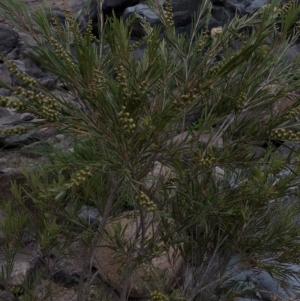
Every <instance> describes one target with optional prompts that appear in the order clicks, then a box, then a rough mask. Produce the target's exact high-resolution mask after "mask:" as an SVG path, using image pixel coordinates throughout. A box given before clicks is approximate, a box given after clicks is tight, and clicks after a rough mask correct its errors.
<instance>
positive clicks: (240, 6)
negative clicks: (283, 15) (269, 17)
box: [225, 0, 268, 16]
mask: <svg viewBox="0 0 300 301" xmlns="http://www.w3.org/2000/svg"><path fill="white" fill-rule="evenodd" d="M225 3H226V6H227V7H229V8H231V9H233V10H234V11H236V12H237V13H238V14H239V15H240V16H244V15H247V14H252V13H253V12H255V11H256V10H258V9H259V8H261V7H262V6H264V5H266V4H267V3H268V1H267V0H246V1H241V0H227V1H226V2H225Z"/></svg>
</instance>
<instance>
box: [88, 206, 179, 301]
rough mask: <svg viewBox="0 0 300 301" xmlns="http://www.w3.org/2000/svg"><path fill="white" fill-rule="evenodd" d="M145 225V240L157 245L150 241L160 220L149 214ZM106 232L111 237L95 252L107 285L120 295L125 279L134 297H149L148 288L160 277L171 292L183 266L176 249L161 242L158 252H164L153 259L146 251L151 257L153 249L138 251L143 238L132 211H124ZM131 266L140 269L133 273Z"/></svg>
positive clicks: (109, 225)
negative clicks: (118, 237)
mask: <svg viewBox="0 0 300 301" xmlns="http://www.w3.org/2000/svg"><path fill="white" fill-rule="evenodd" d="M142 223H143V227H144V229H145V239H146V240H147V241H149V243H154V244H155V241H154V242H151V240H152V239H154V237H153V234H154V233H155V231H156V230H157V227H158V225H159V221H158V220H154V219H153V215H152V214H150V213H147V214H146V215H145V216H144V218H143V220H142ZM119 227H120V228H119ZM137 229H138V230H137ZM106 231H107V234H108V235H107V236H106V237H104V238H103V240H102V242H101V246H100V247H98V248H97V249H96V250H95V262H94V265H95V267H96V268H97V269H98V272H99V275H100V276H101V278H102V279H103V280H104V281H105V282H107V283H109V284H110V285H111V286H112V287H113V288H114V289H115V290H117V291H118V292H119V293H120V292H121V291H122V287H123V285H124V283H123V282H122V280H123V279H124V278H125V279H127V283H126V284H125V287H126V291H127V294H128V295H129V296H130V297H132V298H145V297H147V295H149V285H151V283H153V282H155V281H159V278H160V277H163V279H164V284H165V286H166V287H165V289H166V290H169V291H170V290H171V289H172V287H173V285H174V284H175V283H176V278H177V276H178V274H179V272H180V270H181V267H182V264H183V258H182V257H181V255H180V254H179V251H178V247H177V246H171V247H170V246H166V245H163V244H162V243H159V248H158V249H160V248H161V249H162V250H163V251H159V252H158V253H157V255H156V257H154V258H152V259H151V258H150V259H149V257H148V258H147V251H149V252H150V253H148V256H149V254H151V253H152V254H154V253H153V249H150V250H149V248H148V247H147V245H145V246H144V248H145V249H144V250H143V251H142V250H139V248H140V247H141V239H142V234H141V219H140V216H139V215H135V213H134V212H133V211H130V212H125V213H124V214H122V215H121V216H119V217H118V218H117V219H115V220H112V221H110V222H109V223H108V225H107V227H106ZM137 231H138V232H137ZM121 233H122V234H121ZM120 234H121V238H120V239H119V240H118V239H116V236H115V235H117V236H118V235H120ZM110 237H111V239H110ZM156 246H157V245H156ZM157 247H158V246H157ZM143 255H144V256H143ZM141 260H142V261H143V262H141ZM132 265H137V266H135V267H134V271H133V272H132V273H131V272H130V271H129V266H132ZM128 272H129V274H128ZM126 274H127V275H126ZM162 275H164V276H162ZM150 279H151V281H150ZM160 284H161V283H160Z"/></svg>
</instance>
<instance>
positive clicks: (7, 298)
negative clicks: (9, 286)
mask: <svg viewBox="0 0 300 301" xmlns="http://www.w3.org/2000/svg"><path fill="white" fill-rule="evenodd" d="M0 301H16V298H15V296H14V295H13V294H12V293H11V292H8V291H2V292H0Z"/></svg>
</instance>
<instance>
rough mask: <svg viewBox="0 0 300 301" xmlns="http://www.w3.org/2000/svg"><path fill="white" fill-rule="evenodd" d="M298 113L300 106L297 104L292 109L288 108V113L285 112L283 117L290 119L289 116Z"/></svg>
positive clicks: (299, 112)
mask: <svg viewBox="0 0 300 301" xmlns="http://www.w3.org/2000/svg"><path fill="white" fill-rule="evenodd" d="M299 114H300V106H297V107H295V108H293V109H290V110H289V111H288V113H287V114H285V116H284V117H285V118H286V119H290V118H291V117H293V116H296V115H299Z"/></svg>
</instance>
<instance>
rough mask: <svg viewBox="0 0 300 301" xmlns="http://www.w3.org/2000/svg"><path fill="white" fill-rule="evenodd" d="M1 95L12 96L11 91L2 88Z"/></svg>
mask: <svg viewBox="0 0 300 301" xmlns="http://www.w3.org/2000/svg"><path fill="white" fill-rule="evenodd" d="M0 95H1V96H10V95H11V91H10V90H8V89H5V88H0Z"/></svg>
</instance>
